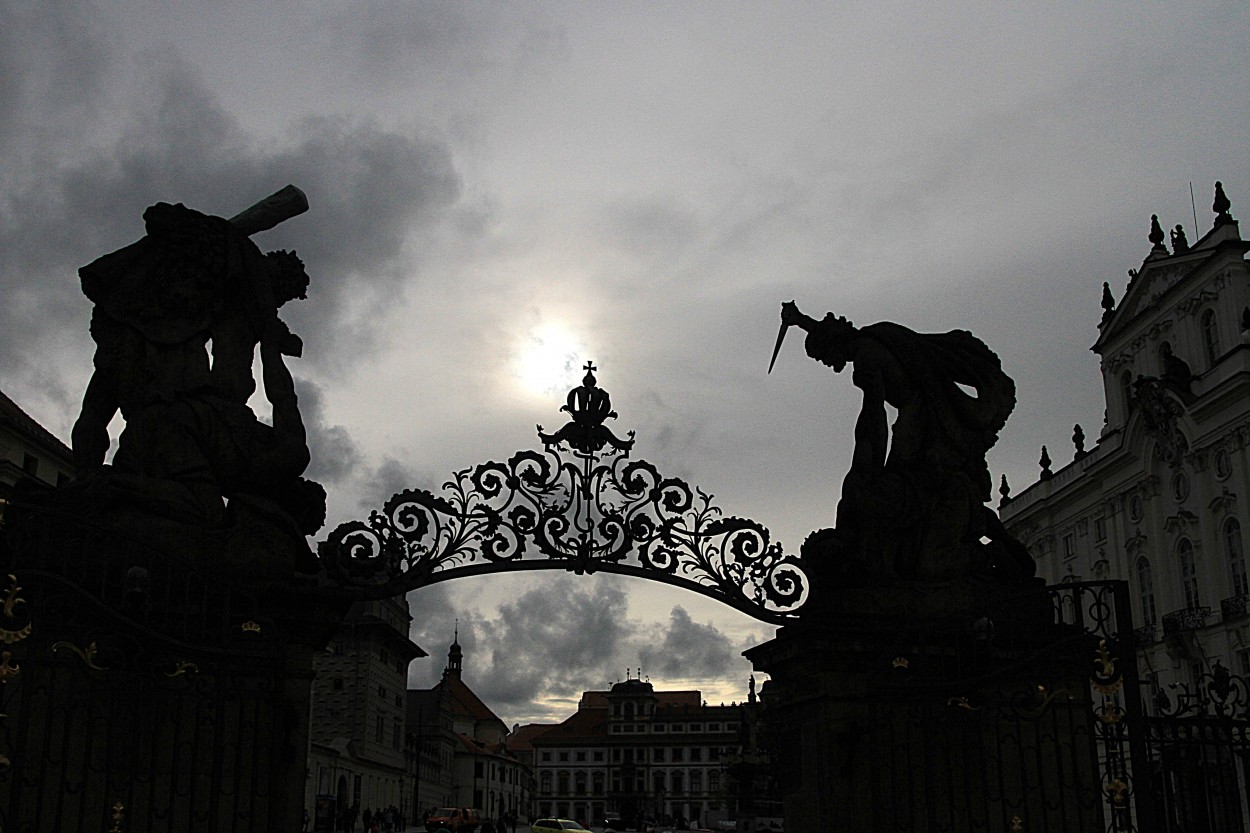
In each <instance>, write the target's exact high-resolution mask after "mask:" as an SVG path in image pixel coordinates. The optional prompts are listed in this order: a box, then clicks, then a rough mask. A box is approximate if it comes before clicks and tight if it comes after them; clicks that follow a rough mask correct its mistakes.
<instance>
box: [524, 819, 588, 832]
mask: <svg viewBox="0 0 1250 833" xmlns="http://www.w3.org/2000/svg"><path fill="white" fill-rule="evenodd" d="M530 833H590V831H589V830H587V829H586V828H585V827H582V824H581V822H578V821H572V820H570V819H539V820H538V821H536V822H534V823H533V824H531V825H530Z"/></svg>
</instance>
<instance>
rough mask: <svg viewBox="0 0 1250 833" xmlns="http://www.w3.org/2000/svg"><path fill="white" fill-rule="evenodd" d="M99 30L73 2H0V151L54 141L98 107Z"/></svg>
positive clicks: (102, 57) (102, 53)
mask: <svg viewBox="0 0 1250 833" xmlns="http://www.w3.org/2000/svg"><path fill="white" fill-rule="evenodd" d="M109 63H110V62H109V60H108V52H107V49H106V47H105V37H104V31H103V28H102V26H101V25H100V22H99V21H98V19H97V15H96V14H95V12H94V10H92V9H89V8H82V7H80V6H78V5H77V4H74V3H64V2H56V3H26V2H21V0H17V2H0V113H3V114H4V117H3V118H0V152H5V151H9V150H11V149H13V148H14V147H15V146H16V145H18V144H19V143H20V144H24V145H25V146H27V147H38V143H41V142H44V141H47V140H48V139H52V140H54V141H55V139H56V137H57V136H58V134H59V133H61V132H62V131H63V130H64V129H65V128H66V126H67V125H72V124H73V123H74V122H76V121H78V122H80V121H81V119H82V118H83V117H84V116H85V115H86V114H88V113H90V112H91V111H92V109H93V107H94V106H95V105H96V104H97V103H98V100H99V91H100V89H101V87H102V85H103V84H104V82H105V80H106V79H107V78H108V74H109V73H108V70H109Z"/></svg>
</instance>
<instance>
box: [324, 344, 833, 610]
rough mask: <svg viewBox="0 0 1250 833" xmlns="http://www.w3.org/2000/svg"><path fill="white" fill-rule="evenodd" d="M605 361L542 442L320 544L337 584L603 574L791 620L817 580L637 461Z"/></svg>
mask: <svg viewBox="0 0 1250 833" xmlns="http://www.w3.org/2000/svg"><path fill="white" fill-rule="evenodd" d="M594 370H595V367H594V365H593V364H590V363H588V364H587V365H586V376H585V377H584V378H583V380H582V384H581V386H579V387H576V388H574V389H573V390H572V391H570V392H569V395H568V399H567V402H566V404H565V405H564V406H563V407H562V408H561V410H562V411H567V412H568V413H569V414H570V415H571V417H572V420H571V421H570V422H569V423H567V424H566V425H564V426H563V427H562V428H561V429H560V430H558V431H556V432H555V433H552V434H547V433H544V432H543V429H542V426H541V425H540V426H538V436H539V438H540V439H541V440H542V442H543V446H544V448H543V451H541V452H539V451H533V450H530V451H519V452H517V453H516V454H514V455H512V457H510V458H509V459H508V460H507V461H506V462H503V463H500V462H494V461H491V462H487V463H483V464H481V465H478V466H476V467H474V468H471V469H464V470H462V471H459V472H456V473H455V475H454V476H453V479H452V480H450V481H448V482H447V483H445V484H444V485H443V494H442V495H436V494H433V493H431V492H429V491H426V490H424V489H407V490H405V491H402V492H399V493H398V494H396V495H394V496H393V497H391V499H390V500H388V501H387V502H386V504H385V505H384V506H383V507H382V509H381V511H374V512H373V513H371V514H370V516H369V519H368V520H367V521H349V522H347V523H345V524H342V525H340V526H339V527H338V528H337V529H335V530H334V531H333V532H332V533H331V534H330V536H329V538H328V539H327V540H326V541H325V542H323V543H322V544H321V546H320V553H321V556H322V558H323V559H324V560H325V561H326V564H327V568H328V570H329V572H330V574H331V576H333V577H334V578H335V579H337V580H338V581H340V582H342V583H345V584H349V585H353V586H355V587H357V588H359V589H360V590H361V591H363V592H364V593H365V594H366V595H368V596H371V597H382V596H385V595H395V594H398V593H403V592H406V591H407V590H412V589H414V588H416V587H421V586H424V585H427V584H432V583H434V582H436V581H442V580H446V579H450V578H456V577H458V576H464V575H472V574H478V573H486V572H501V571H505V570H508V569H552V568H557V569H558V568H563V569H567V570H570V571H573V572H575V573H578V574H582V573H593V572H595V571H597V570H602V571H604V572H614V573H620V574H625V575H634V576H639V577H644V578H651V579H655V580H659V581H663V582H666V583H669V584H674V585H677V586H681V587H686V588H688V589H691V590H695V591H697V592H700V593H703V594H705V595H708V596H711V597H713V598H716V599H718V600H720V601H723V602H725V603H726V604H729V605H731V606H733V607H735V608H737V609H739V610H742V611H744V612H746V613H748V614H750V615H752V616H755V617H756V618H758V619H762V620H764V621H770V622H778V623H781V622H786V621H793V620H794V618H795V617H796V616H797V613H798V609H799V608H800V606H801V605H802V604H803V602H804V601H805V600H806V598H807V592H808V580H807V576H806V575H805V574H804V572H803V570H802V569H801V567H800V565H799V563H798V559H797V558H796V557H794V556H792V555H787V554H786V553H785V552H784V551H783V549H782V547H781V544H780V543H777V542H774V541H773V540H772V537H771V535H770V533H769V531H768V529H767V528H765V527H764V526H763V525H761V524H759V523H757V522H755V521H752V520H748V519H746V518H739V517H733V516H725V515H724V514H723V513H722V511H721V509H720V508H719V507H717V506H714V505H713V504H712V495H710V494H707V493H706V492H704V491H702V490H701V489H698V488H692V487H691V486H690V485H689V484H688V483H686V482H685V481H684V480H681V479H680V478H674V477H665V476H663V475H662V474H661V473H660V471H659V470H658V469H657V468H656V467H655V466H653V465H652V464H651V463H648V462H646V461H645V460H631V459H630V458H629V452H630V451H631V450H632V448H633V445H634V440H633V432H632V431H631V432H630V433H629V438H628V439H625V440H622V439H620V438H618V437H616V436H615V435H614V434H613V433H612V431H611V430H609V429H608V428H607V426H605V425H604V422H605V421H606V420H607V419H612V418H615V417H616V412H615V411H613V410H612V407H611V400H610V398H609V396H608V393H607V392H606V391H604V390H603V389H602V388H599V387H598V384H597V381H596V379H595V377H594Z"/></svg>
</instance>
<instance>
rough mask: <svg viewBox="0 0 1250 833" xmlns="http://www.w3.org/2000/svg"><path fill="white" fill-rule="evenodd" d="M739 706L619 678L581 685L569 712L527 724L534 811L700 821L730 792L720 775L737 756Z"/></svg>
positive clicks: (718, 811)
mask: <svg viewBox="0 0 1250 833" xmlns="http://www.w3.org/2000/svg"><path fill="white" fill-rule="evenodd" d="M745 715H746V710H745V707H744V706H738V705H729V706H725V705H720V706H709V705H707V704H705V703H704V702H703V695H702V692H700V691H697V690H689V691H663V690H660V691H657V690H656V689H655V687H654V686H653V685H652V684H651V683H650V682H646V681H643V680H641V679H627V680H625V681H624V682H620V683H617V684H616V685H614V686H612V688H611V689H610V690H608V691H587V692H584V693H583V694H582V698H581V701H580V702H579V703H578V708H577V712H576V713H575V714H573V715H572V716H570V717H569V718H568V719H566V720H565V721H563V722H562V723H559V724H556V725H554V726H552V727H550V728H548V729H546V730H545V731H542V732H540V733H535V734H534V736H533V737H531V738H529V740H528V742H529V744H530V745H531V746H532V747H533V750H534V756H535V777H536V779H537V790H536V795H535V802H534V803H535V807H534V813H535V814H536V815H538V816H556V817H561V818H572V819H577V820H579V821H582V822H584V823H587V824H591V823H593V822H594V821H595V820H598V819H602V818H604V817H605V816H614V817H620V818H623V819H625V820H626V821H631V820H634V819H637V818H639V817H644V818H651V819H656V820H658V821H661V822H666V821H681V820H686V821H688V822H690V823H691V824H694V823H696V822H705V821H706V820H708V819H710V818H711V816H713V815H718V816H720V817H722V818H723V817H724V815H725V814H726V813H727V812H728V811H729V809H730V808H729V804H730V803H731V802H733V801H735V800H736V799H735V797H734V796H733V795H732V794H731V789H730V785H729V783H728V779H727V775H726V766H727V764H728V763H730V762H733V761H737V760H739V759H740V755H741V752H742V743H743V734H744V733H743V732H742V722H743V720H744V719H745Z"/></svg>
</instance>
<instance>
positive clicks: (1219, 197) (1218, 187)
mask: <svg viewBox="0 0 1250 833" xmlns="http://www.w3.org/2000/svg"><path fill="white" fill-rule="evenodd" d="M1232 207H1233V204H1232V203H1231V202H1229V201H1228V197H1227V196H1225V195H1224V183H1222V182H1219V181H1218V180H1217V181H1216V183H1215V202H1213V203H1211V210H1212V211H1214V212H1215V225H1216V226H1222V225H1224V224H1225V223H1235V222H1237V221H1236V220H1234V219H1233V215H1231V214H1229V213H1228V209H1230V208H1232Z"/></svg>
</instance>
